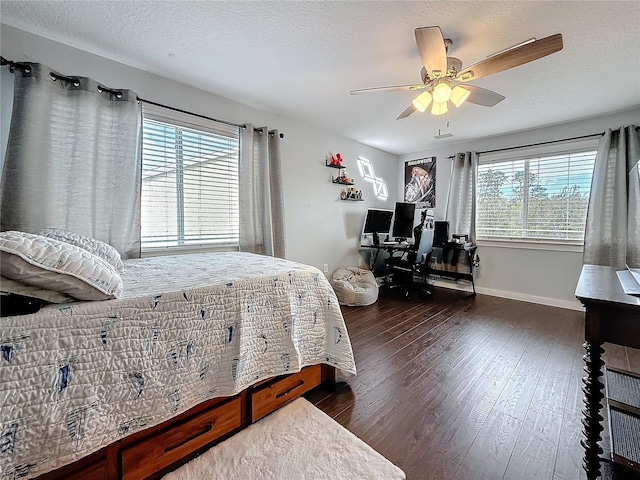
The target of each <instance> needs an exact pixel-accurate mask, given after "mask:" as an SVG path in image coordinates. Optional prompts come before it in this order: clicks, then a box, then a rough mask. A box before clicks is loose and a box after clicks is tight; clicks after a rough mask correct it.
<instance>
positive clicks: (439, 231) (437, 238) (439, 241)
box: [433, 221, 449, 247]
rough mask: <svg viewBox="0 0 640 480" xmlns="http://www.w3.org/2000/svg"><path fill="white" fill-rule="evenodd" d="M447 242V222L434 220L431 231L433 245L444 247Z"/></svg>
mask: <svg viewBox="0 0 640 480" xmlns="http://www.w3.org/2000/svg"><path fill="white" fill-rule="evenodd" d="M448 242H449V222H446V221H436V222H435V226H434V231H433V246H434V247H444V246H445V245H446V244H447V243H448Z"/></svg>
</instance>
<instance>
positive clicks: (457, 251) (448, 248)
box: [427, 242, 478, 296]
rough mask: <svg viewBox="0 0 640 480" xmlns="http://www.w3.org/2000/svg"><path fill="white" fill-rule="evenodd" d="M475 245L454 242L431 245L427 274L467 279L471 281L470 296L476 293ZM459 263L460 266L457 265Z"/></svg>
mask: <svg viewBox="0 0 640 480" xmlns="http://www.w3.org/2000/svg"><path fill="white" fill-rule="evenodd" d="M477 248H478V247H477V246H476V245H463V244H458V243H454V242H450V243H447V244H446V245H444V246H441V247H435V246H434V247H433V250H432V251H431V258H430V261H429V262H428V264H427V265H428V268H427V274H432V275H439V276H441V277H446V278H453V279H456V280H468V281H470V282H471V289H472V293H471V296H475V295H476V285H475V282H474V280H473V268H474V258H473V257H474V256H475V253H476V250H477ZM458 263H459V264H460V267H462V269H461V268H460V267H459V266H458Z"/></svg>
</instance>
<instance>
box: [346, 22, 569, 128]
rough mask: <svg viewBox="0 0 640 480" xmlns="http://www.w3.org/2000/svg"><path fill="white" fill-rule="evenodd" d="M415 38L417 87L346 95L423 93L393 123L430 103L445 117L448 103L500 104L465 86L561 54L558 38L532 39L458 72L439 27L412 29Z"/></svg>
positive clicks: (482, 90) (497, 96) (458, 64)
mask: <svg viewBox="0 0 640 480" xmlns="http://www.w3.org/2000/svg"><path fill="white" fill-rule="evenodd" d="M415 35H416V44H417V45H418V52H419V53H420V57H421V58H422V63H423V65H424V66H423V67H422V69H421V70H420V78H421V79H422V83H421V84H415V85H394V86H389V87H374V88H362V89H358V90H351V91H350V92H349V93H350V94H351V95H359V94H362V93H373V92H392V91H398V90H412V91H419V90H423V92H422V93H420V95H418V96H417V97H416V98H414V99H413V102H412V103H411V105H409V106H408V107H407V108H406V109H405V110H404V111H403V112H402V113H401V114H400V115H398V118H396V120H400V119H401V118H406V117H408V116H409V115H411V114H412V113H413V112H415V111H416V110H418V111H420V112H424V111H425V110H426V109H427V107H428V106H429V104H431V103H432V102H433V104H432V107H431V113H432V114H434V115H442V114H444V113H446V112H447V111H448V110H449V102H451V103H453V104H454V105H455V106H456V107H459V106H460V105H462V104H463V103H464V102H465V101H467V102H470V103H475V104H476V105H482V106H484V107H493V106H494V105H496V104H498V103H499V102H501V101H502V100H504V97H503V96H502V95H500V94H499V93H496V92H493V91H491V90H487V89H486V88H481V87H476V86H474V85H469V84H467V82H469V81H471V80H476V79H478V78H481V77H486V76H487V75H491V74H493V73H498V72H502V71H503V70H508V69H510V68H514V67H518V66H520V65H524V64H525V63H529V62H532V61H534V60H538V59H539V58H542V57H546V56H547V55H551V54H552V53H555V52H558V51H560V50H562V35H561V34H559V33H556V34H555V35H551V36H549V37H545V38H542V39H540V40H536V39H535V38H532V39H530V40H527V41H525V42H522V43H519V44H518V45H515V46H513V47H510V48H507V49H506V50H502V51H500V52H497V53H495V54H493V55H491V56H490V57H487V58H485V59H484V60H481V61H480V62H478V63H475V64H473V65H471V66H469V67H466V68H462V62H461V61H460V60H459V59H457V58H455V57H448V56H447V52H448V50H449V47H450V46H451V45H452V44H453V42H452V41H451V40H449V39H445V38H444V37H443V36H442V32H441V31H440V27H421V28H416V30H415Z"/></svg>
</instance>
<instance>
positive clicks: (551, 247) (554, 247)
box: [476, 239, 584, 253]
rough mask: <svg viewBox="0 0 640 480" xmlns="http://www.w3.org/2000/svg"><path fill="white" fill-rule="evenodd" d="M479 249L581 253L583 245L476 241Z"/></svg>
mask: <svg viewBox="0 0 640 480" xmlns="http://www.w3.org/2000/svg"><path fill="white" fill-rule="evenodd" d="M476 244H477V245H478V246H479V247H497V248H519V249H523V250H548V251H554V252H578V253H582V251H583V250H584V244H582V243H564V242H549V241H538V242H536V241H530V240H496V239H493V240H476Z"/></svg>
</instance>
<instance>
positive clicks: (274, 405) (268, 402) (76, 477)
mask: <svg viewBox="0 0 640 480" xmlns="http://www.w3.org/2000/svg"><path fill="white" fill-rule="evenodd" d="M335 382H336V369H335V368H334V367H332V366H330V365H325V364H319V365H312V366H309V367H305V368H303V369H302V370H300V372H297V373H293V374H290V375H283V376H280V377H275V378H271V379H268V380H264V381H262V382H259V383H257V384H255V385H253V386H251V387H249V388H247V389H246V390H243V391H242V392H240V393H239V394H237V395H235V396H233V397H221V398H214V399H212V400H209V401H207V402H204V403H201V404H199V405H196V406H195V407H193V408H191V409H189V410H188V411H186V412H184V413H182V414H180V415H178V416H177V417H174V418H172V419H170V420H167V421H166V422H163V423H161V424H160V425H156V426H155V427H151V428H148V429H146V430H143V431H141V432H138V433H135V434H133V435H130V436H128V437H125V438H123V439H121V440H119V441H117V442H114V443H112V444H111V445H108V446H107V447H104V448H102V449H101V450H99V451H97V452H95V453H93V454H91V455H89V456H87V457H85V458H81V459H80V460H78V461H76V462H74V463H72V464H70V465H66V466H64V467H62V468H60V469H57V470H54V471H52V472H49V473H46V474H44V475H41V476H39V477H37V480H62V479H64V480H116V479H123V480H142V479H155V478H159V477H161V476H162V475H165V474H166V473H168V472H169V471H171V470H174V469H175V468H177V467H178V466H180V465H182V464H184V463H187V462H188V461H189V460H191V459H193V458H195V457H197V456H198V455H200V454H201V453H203V452H204V451H206V450H208V449H209V448H211V447H212V446H213V445H215V444H216V443H218V442H220V441H222V440H225V439H226V438H229V437H230V436H232V435H234V434H235V433H237V432H239V431H240V430H242V429H243V428H245V427H247V426H249V425H250V424H251V423H253V422H255V421H258V420H259V419H260V418H262V417H264V416H265V415H268V414H269V413H271V412H273V411H274V410H277V409H278V408H280V407H281V406H283V405H285V404H287V403H289V402H290V401H292V400H294V399H296V398H298V397H300V396H301V395H303V394H305V393H307V392H308V391H310V390H312V389H314V388H319V387H321V388H324V389H327V390H333V389H334V388H335Z"/></svg>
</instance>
